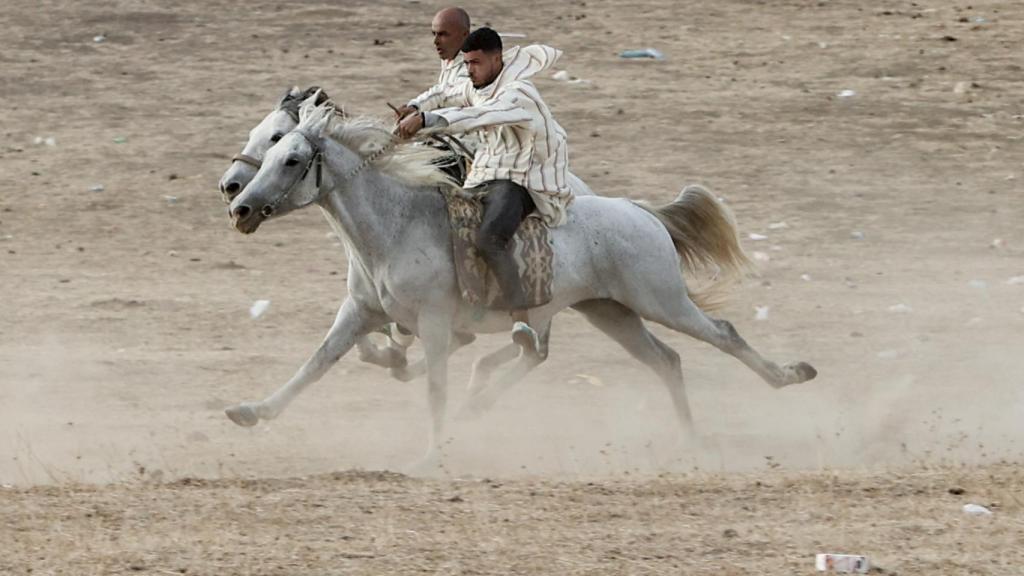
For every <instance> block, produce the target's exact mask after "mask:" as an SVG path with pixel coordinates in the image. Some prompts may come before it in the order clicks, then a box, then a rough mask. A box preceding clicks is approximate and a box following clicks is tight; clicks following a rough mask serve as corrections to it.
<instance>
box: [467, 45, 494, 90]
mask: <svg viewBox="0 0 1024 576" xmlns="http://www.w3.org/2000/svg"><path fill="white" fill-rule="evenodd" d="M462 59H463V61H465V62H466V68H467V69H468V71H469V79H470V80H472V81H473V87H474V88H483V87H484V86H487V85H488V84H490V83H491V82H494V79H495V78H497V77H498V74H500V73H501V51H500V50H495V51H494V52H493V53H491V54H488V53H486V52H484V51H483V50H473V51H471V52H466V53H465V54H463V55H462Z"/></svg>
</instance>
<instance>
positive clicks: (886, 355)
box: [875, 350, 900, 360]
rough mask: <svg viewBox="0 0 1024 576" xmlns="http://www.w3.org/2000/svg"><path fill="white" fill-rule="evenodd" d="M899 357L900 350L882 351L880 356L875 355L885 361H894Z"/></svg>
mask: <svg viewBox="0 0 1024 576" xmlns="http://www.w3.org/2000/svg"><path fill="white" fill-rule="evenodd" d="M899 355H900V352H899V350H882V351H881V352H879V353H878V354H875V356H878V357H879V358H882V359H883V360H892V359H893V358H896V357H898V356H899Z"/></svg>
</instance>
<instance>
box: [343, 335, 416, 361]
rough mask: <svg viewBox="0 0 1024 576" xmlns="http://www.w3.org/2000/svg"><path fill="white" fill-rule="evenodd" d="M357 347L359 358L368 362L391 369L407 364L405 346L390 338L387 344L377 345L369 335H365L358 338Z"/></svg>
mask: <svg viewBox="0 0 1024 576" xmlns="http://www.w3.org/2000/svg"><path fill="white" fill-rule="evenodd" d="M356 349H357V350H358V351H359V359H360V360H362V361H363V362H366V363H368V364H373V365H375V366H380V367H382V368H389V369H401V368H405V366H406V364H407V362H406V356H405V348H404V347H401V346H399V345H398V344H395V343H394V341H392V340H390V339H389V340H388V344H387V345H386V346H377V345H376V344H374V343H373V341H372V340H370V337H369V336H363V337H361V338H359V339H357V340H356Z"/></svg>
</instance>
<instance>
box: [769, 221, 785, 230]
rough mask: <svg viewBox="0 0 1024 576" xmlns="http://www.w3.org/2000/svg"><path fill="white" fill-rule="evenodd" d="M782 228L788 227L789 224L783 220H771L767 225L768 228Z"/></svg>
mask: <svg viewBox="0 0 1024 576" xmlns="http://www.w3.org/2000/svg"><path fill="white" fill-rule="evenodd" d="M783 228H789V224H786V223H785V222H772V223H771V224H769V225H768V229H769V230H782V229H783Z"/></svg>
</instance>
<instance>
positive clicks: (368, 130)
mask: <svg viewBox="0 0 1024 576" xmlns="http://www.w3.org/2000/svg"><path fill="white" fill-rule="evenodd" d="M315 99H316V97H315V96H313V97H311V98H310V99H309V100H307V101H306V102H304V103H303V105H302V107H301V108H300V110H299V116H300V121H299V126H298V128H299V129H307V130H311V131H313V132H314V133H316V131H317V128H318V127H317V126H316V125H317V124H318V123H321V126H322V127H321V128H320V130H319V133H320V135H321V136H322V137H325V138H330V139H332V140H334V141H335V142H337V143H339V144H341V145H342V146H344V147H346V148H348V149H349V150H351V151H352V152H355V153H356V154H358V155H359V156H360V157H361V158H367V157H369V156H371V155H373V154H375V153H378V152H379V155H377V156H376V157H375V159H374V161H373V163H372V165H373V167H374V168H376V169H377V170H378V171H380V172H381V173H383V174H387V175H388V176H390V177H392V178H394V179H396V180H399V181H401V182H403V183H405V184H408V185H410V186H442V187H458V184H457V183H456V182H455V181H453V180H452V178H451V177H450V176H448V175H447V174H445V173H444V171H442V170H441V169H440V168H439V167H438V164H437V163H438V161H440V160H441V159H443V158H445V156H446V153H445V152H444V151H442V150H438V149H436V148H433V147H431V146H423V145H417V144H415V143H413V142H402V141H399V140H397V139H396V137H395V136H394V135H392V133H391V128H390V127H389V126H388V125H387V123H386V122H385V121H384V120H381V119H380V118H375V117H372V116H356V117H344V116H339V115H335V114H334V113H333V111H334V105H333V103H331V102H325V103H323V104H321V105H320V106H316V105H315V104H313V103H312V102H314V101H315ZM382 150H383V151H382Z"/></svg>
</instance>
